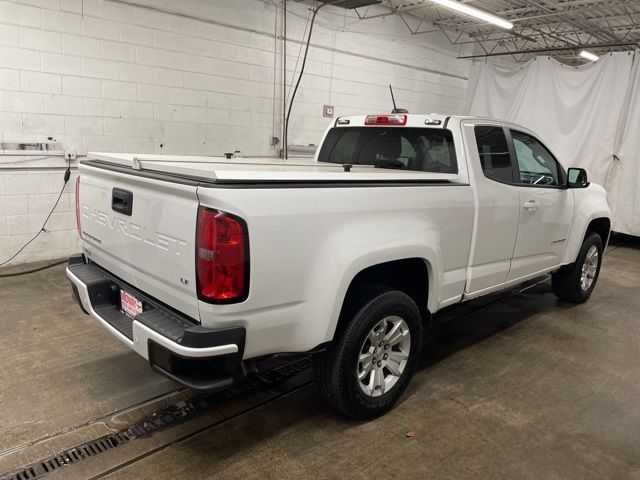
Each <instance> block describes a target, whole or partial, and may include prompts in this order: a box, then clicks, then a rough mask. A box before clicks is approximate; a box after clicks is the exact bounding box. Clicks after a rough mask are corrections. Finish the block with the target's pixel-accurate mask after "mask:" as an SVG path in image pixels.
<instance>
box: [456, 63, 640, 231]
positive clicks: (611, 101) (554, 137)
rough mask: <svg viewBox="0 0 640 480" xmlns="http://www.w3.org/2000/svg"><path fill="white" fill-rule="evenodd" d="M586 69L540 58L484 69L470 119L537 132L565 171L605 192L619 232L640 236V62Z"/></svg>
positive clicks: (473, 83) (472, 87) (471, 98)
mask: <svg viewBox="0 0 640 480" xmlns="http://www.w3.org/2000/svg"><path fill="white" fill-rule="evenodd" d="M635 57H636V58H637V61H635V62H634V55H633V54H629V53H613V54H609V55H606V56H605V57H602V58H601V59H600V60H599V61H597V62H595V63H589V64H585V65H583V66H580V67H577V68H576V67H570V66H566V65H563V64H561V63H559V62H557V61H556V60H553V59H551V58H549V57H538V58H536V59H534V60H531V61H530V62H528V63H527V64H525V65H523V66H522V67H519V68H517V69H506V68H503V67H498V66H495V65H491V64H488V63H476V64H474V66H473V68H472V70H471V77H470V80H469V86H468V90H467V105H466V111H467V113H468V114H470V115H476V116H486V117H491V118H497V119H500V120H506V121H510V122H513V123H517V124H519V125H523V126H525V127H527V128H529V129H531V130H532V131H534V132H536V133H537V134H538V135H539V136H540V138H541V139H542V140H543V142H545V144H546V145H547V146H548V147H549V148H550V149H551V150H552V151H553V152H554V153H555V155H556V156H557V158H558V160H560V162H561V163H562V164H563V165H564V166H565V167H569V166H577V167H583V168H586V169H587V171H588V173H589V178H590V180H591V181H593V182H596V183H599V184H601V185H603V186H604V187H605V188H606V189H607V192H608V196H609V201H610V203H611V206H612V209H613V212H614V221H613V229H614V230H615V231H618V232H623V233H628V234H632V235H640V68H639V67H638V63H640V55H638V53H636V55H635Z"/></svg>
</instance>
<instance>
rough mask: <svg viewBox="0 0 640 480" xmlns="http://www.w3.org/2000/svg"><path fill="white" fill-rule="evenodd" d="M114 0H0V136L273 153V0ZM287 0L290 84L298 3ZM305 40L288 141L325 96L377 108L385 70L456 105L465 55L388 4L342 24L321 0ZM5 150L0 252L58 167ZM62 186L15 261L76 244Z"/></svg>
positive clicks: (48, 191) (400, 95)
mask: <svg viewBox="0 0 640 480" xmlns="http://www.w3.org/2000/svg"><path fill="white" fill-rule="evenodd" d="M127 3H128V4H127V5H125V4H123V3H119V2H114V1H111V0H16V1H9V0H0V141H3V142H35V141H47V139H48V138H52V139H55V140H56V141H58V142H60V143H61V144H62V145H63V146H64V148H65V149H66V150H69V151H76V152H78V154H86V152H87V151H92V150H93V151H99V150H106V151H136V152H141V153H142V152H150V153H187V154H218V155H219V154H221V153H223V152H225V151H231V150H236V149H240V150H242V151H243V152H244V153H245V154H246V155H274V154H276V153H277V149H274V148H273V147H271V146H270V140H271V137H272V136H276V137H281V125H280V119H281V115H282V112H281V108H282V98H281V96H282V42H281V41H279V40H278V41H276V40H275V39H274V31H275V28H276V16H275V8H274V6H273V5H272V4H270V3H267V2H266V1H263V0H216V1H213V2H212V1H210V0H185V1H178V0H173V1H168V0H130V1H129V2H127ZM132 3H136V4H137V5H138V6H132V5H131V4H132ZM288 8H289V10H288V11H289V15H288V17H287V22H288V35H289V42H288V45H287V58H286V60H287V75H286V79H285V80H286V83H287V84H288V85H291V84H292V82H293V78H294V69H295V68H296V65H297V68H298V69H299V67H300V63H301V62H300V59H299V57H298V54H299V52H300V49H301V43H300V42H299V40H301V39H302V37H303V32H304V30H305V22H306V19H307V17H308V6H306V5H305V4H299V3H296V2H290V4H289V7H288ZM196 18H197V19H200V20H197V19H196ZM279 22H280V20H279V19H278V31H279V28H280V23H279ZM312 43H313V45H312V47H311V49H310V51H309V60H308V62H307V67H306V75H305V77H304V79H303V81H302V83H301V87H300V90H299V91H298V95H297V97H296V104H295V106H294V109H293V112H292V119H291V130H290V132H289V141H290V143H297V144H308V143H318V141H319V139H320V135H321V134H322V132H323V130H324V129H325V127H326V125H327V119H325V118H323V117H322V105H323V104H332V105H335V111H336V114H337V115H346V114H353V113H363V112H384V111H388V110H389V108H390V99H389V94H388V87H387V85H388V84H389V83H392V84H393V86H394V91H395V93H396V99H397V100H398V103H399V104H400V105H401V106H403V107H406V108H409V110H410V111H414V112H418V111H420V112H432V111H440V112H445V113H449V112H450V113H459V112H461V110H462V105H463V99H464V94H465V89H466V83H467V82H466V79H465V78H466V75H467V73H468V64H467V63H466V62H461V61H458V60H456V55H457V52H455V51H453V50H452V49H450V47H448V46H447V45H446V43H445V41H444V39H442V38H440V37H439V36H437V35H436V36H410V35H409V34H408V33H407V31H406V29H405V27H404V25H403V24H402V21H401V20H400V19H399V18H397V17H393V16H391V17H385V18H381V19H376V20H368V21H366V22H355V21H354V14H353V12H345V11H344V10H338V9H331V8H326V9H325V10H324V11H322V12H321V13H320V14H319V15H318V18H317V21H316V25H315V27H314V37H313V42H312ZM274 49H275V51H274ZM274 62H275V64H274ZM274 83H275V88H274ZM274 97H275V98H274ZM278 148H279V147H278ZM18 160H20V159H18ZM12 161H16V159H15V158H14V159H11V158H6V157H4V158H3V157H1V156H0V262H2V261H3V260H4V259H6V258H7V257H8V256H10V254H11V253H12V252H13V251H14V250H16V249H17V248H18V247H19V246H21V244H22V243H24V241H26V240H27V239H28V238H29V236H30V235H32V234H34V233H35V232H36V231H37V228H39V225H38V223H39V222H41V221H42V220H43V218H44V216H45V215H46V213H47V212H48V208H50V207H51V206H52V205H53V202H54V201H55V196H54V195H53V193H54V192H55V191H56V189H57V188H59V187H60V185H59V182H60V181H61V180H60V179H61V178H62V174H63V170H62V168H61V167H63V166H64V164H63V162H62V161H61V160H58V161H55V160H54V161H52V162H53V163H50V164H49V163H46V161H45V165H52V166H54V167H57V168H56V169H53V170H42V168H40V167H42V165H41V164H39V163H38V162H35V163H26V164H24V165H25V167H24V168H22V169H16V168H15V167H14V168H12V169H7V168H4V167H6V165H7V162H12ZM3 165H4V167H3ZM30 167H38V168H30ZM72 186H73V185H72V184H71V182H70V185H69V186H68V189H69V191H68V193H65V196H64V198H63V200H62V201H61V203H60V205H59V207H58V209H57V210H56V213H55V214H54V215H53V216H52V218H51V221H50V223H49V226H48V229H49V230H50V231H51V233H50V234H48V235H43V236H42V238H40V239H38V241H36V242H34V244H33V245H31V246H30V247H29V248H28V250H27V251H26V252H25V253H24V254H22V255H20V256H19V257H18V258H17V259H16V261H15V262H14V263H16V262H25V261H33V260H38V259H45V258H54V257H58V256H65V255H68V254H69V253H71V252H73V251H75V250H76V249H77V240H76V233H75V227H74V221H75V220H74V218H73V212H72V210H73V199H72V198H70V195H71V188H72Z"/></svg>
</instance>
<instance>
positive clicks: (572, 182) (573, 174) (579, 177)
mask: <svg viewBox="0 0 640 480" xmlns="http://www.w3.org/2000/svg"><path fill="white" fill-rule="evenodd" d="M588 186H589V181H588V180H587V171H586V170H585V169H584V168H570V169H569V171H568V172H567V188H587V187H588Z"/></svg>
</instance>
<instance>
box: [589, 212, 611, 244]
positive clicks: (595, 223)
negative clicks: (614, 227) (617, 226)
mask: <svg viewBox="0 0 640 480" xmlns="http://www.w3.org/2000/svg"><path fill="white" fill-rule="evenodd" d="M589 232H595V233H597V234H598V235H600V238H601V240H602V247H603V248H606V246H607V243H608V242H609V235H610V234H611V220H610V219H609V218H607V217H598V218H594V219H593V220H591V222H589V225H587V230H586V232H585V234H584V238H587V235H589Z"/></svg>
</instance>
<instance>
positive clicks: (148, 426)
mask: <svg viewBox="0 0 640 480" xmlns="http://www.w3.org/2000/svg"><path fill="white" fill-rule="evenodd" d="M310 366H311V357H304V358H301V359H299V360H296V361H294V362H291V363H288V364H286V365H282V366H280V367H277V368H275V369H273V370H270V371H269V372H265V373H260V374H255V375H252V376H251V377H248V378H247V379H246V380H245V381H244V382H243V383H241V384H239V385H237V386H235V387H232V388H230V389H228V390H223V391H221V392H218V393H213V394H209V395H206V394H205V395H200V396H197V397H194V398H193V399H191V400H189V401H187V402H179V403H177V404H175V405H172V406H170V407H167V408H166V409H163V410H160V411H159V412H156V413H154V414H153V415H152V416H151V417H150V418H149V419H147V420H144V421H142V422H140V423H137V424H135V425H132V426H130V427H129V428H127V429H125V430H122V431H120V432H116V433H111V434H109V435H105V436H104V437H100V438H98V439H96V440H92V441H91V442H87V443H83V444H82V445H78V446H75V447H73V448H70V449H69V450H65V451H63V452H60V453H57V454H56V455H53V456H51V457H48V458H46V459H44V460H39V461H38V462H35V463H32V464H31V465H27V466H26V467H22V468H20V469H19V470H14V471H12V472H9V473H5V474H2V475H0V480H36V479H39V478H42V477H44V476H45V475H47V474H49V473H51V472H53V471H56V470H60V469H62V468H64V467H66V466H67V465H72V464H74V463H78V462H80V461H82V460H85V459H87V458H91V457H95V456H96V455H99V454H101V453H103V452H106V451H107V450H111V449H113V448H117V447H119V446H121V445H124V444H125V443H128V442H130V441H131V440H134V439H136V438H139V437H143V436H145V435H149V434H151V433H153V432H156V431H158V430H160V429H162V428H166V427H169V426H172V425H176V424H178V423H181V422H184V421H186V420H189V419H190V418H192V417H194V416H195V415H198V414H199V413H202V412H204V411H205V410H207V409H209V408H211V407H213V406H215V405H219V404H221V403H224V402H228V401H230V400H233V399H235V398H237V397H239V396H241V395H244V394H247V393H250V392H254V391H256V390H260V389H262V388H265V387H268V386H270V385H275V384H278V383H280V382H283V381H284V380H286V379H288V378H290V377H292V376H294V375H296V374H298V373H300V372H302V371H303V370H306V369H307V368H309V367H310Z"/></svg>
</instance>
